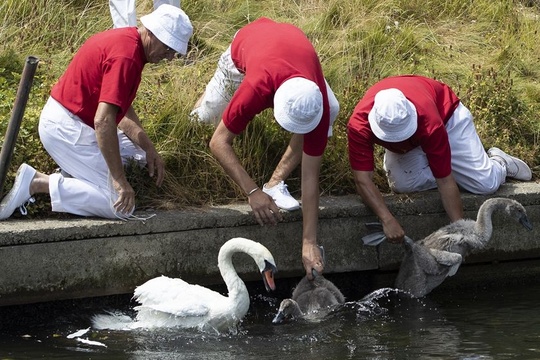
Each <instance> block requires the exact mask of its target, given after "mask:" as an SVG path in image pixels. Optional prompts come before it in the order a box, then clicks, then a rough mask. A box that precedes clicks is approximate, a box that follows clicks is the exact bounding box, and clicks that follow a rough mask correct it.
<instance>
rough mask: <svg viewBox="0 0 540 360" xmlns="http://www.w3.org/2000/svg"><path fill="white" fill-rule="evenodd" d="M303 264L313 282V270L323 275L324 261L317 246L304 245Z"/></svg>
mask: <svg viewBox="0 0 540 360" xmlns="http://www.w3.org/2000/svg"><path fill="white" fill-rule="evenodd" d="M302 263H303V264H304V269H305V270H306V276H307V278H308V280H313V270H315V271H316V272H317V274H319V275H321V274H322V273H323V270H324V261H323V259H322V256H321V250H320V248H319V247H318V246H317V244H306V243H304V244H303V245H302Z"/></svg>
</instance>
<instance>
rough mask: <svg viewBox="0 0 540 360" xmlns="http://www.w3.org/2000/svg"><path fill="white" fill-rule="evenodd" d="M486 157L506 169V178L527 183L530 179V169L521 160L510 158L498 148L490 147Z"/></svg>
mask: <svg viewBox="0 0 540 360" xmlns="http://www.w3.org/2000/svg"><path fill="white" fill-rule="evenodd" d="M488 155H489V157H490V158H493V160H495V161H498V162H499V163H501V164H502V165H503V166H504V167H505V168H506V176H507V177H509V178H512V179H516V180H522V181H529V180H531V179H532V171H531V168H530V167H529V166H528V165H527V164H525V162H524V161H523V160H520V159H518V158H517V157H514V156H510V155H508V154H507V153H505V152H504V151H502V150H501V149H499V148H496V147H492V148H491V149H489V150H488Z"/></svg>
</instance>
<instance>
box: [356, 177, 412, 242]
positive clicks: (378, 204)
mask: <svg viewBox="0 0 540 360" xmlns="http://www.w3.org/2000/svg"><path fill="white" fill-rule="evenodd" d="M353 176H354V182H355V184H356V190H357V191H358V194H360V197H361V198H362V201H363V202H364V204H366V205H367V206H368V207H369V208H370V209H371V210H372V211H373V212H374V213H375V215H377V217H378V218H379V220H380V221H381V223H382V225H383V231H384V234H385V235H386V238H387V239H388V241H390V242H392V243H400V242H402V241H403V237H404V236H405V231H403V228H402V227H401V225H400V224H399V222H398V221H397V220H396V218H395V217H394V215H392V213H391V212H390V210H389V209H388V207H387V206H386V204H385V202H384V199H383V197H382V194H381V192H380V191H379V189H378V188H377V186H375V184H374V183H373V180H372V178H373V171H357V170H353Z"/></svg>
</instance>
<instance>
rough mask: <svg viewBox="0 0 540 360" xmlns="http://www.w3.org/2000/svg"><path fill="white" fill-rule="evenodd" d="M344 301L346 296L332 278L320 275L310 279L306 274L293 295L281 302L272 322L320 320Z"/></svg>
mask: <svg viewBox="0 0 540 360" xmlns="http://www.w3.org/2000/svg"><path fill="white" fill-rule="evenodd" d="M344 302H345V297H344V296H343V294H342V293H341V291H339V289H338V288H337V287H336V286H335V285H334V284H333V283H332V282H331V281H330V280H328V279H325V278H324V277H323V276H322V275H318V276H316V277H315V278H314V279H313V280H312V281H310V280H308V278H307V277H305V276H304V277H303V278H302V280H300V282H299V283H298V285H297V286H296V288H295V289H294V291H293V293H292V297H291V298H289V299H284V300H283V301H282V302H281V304H280V305H279V310H278V312H277V314H276V316H275V317H274V319H273V320H272V323H274V324H280V323H282V322H284V321H285V320H286V319H305V320H320V319H322V318H323V317H324V316H326V314H328V312H330V311H331V310H332V309H333V308H334V306H335V305H338V304H343V303H344Z"/></svg>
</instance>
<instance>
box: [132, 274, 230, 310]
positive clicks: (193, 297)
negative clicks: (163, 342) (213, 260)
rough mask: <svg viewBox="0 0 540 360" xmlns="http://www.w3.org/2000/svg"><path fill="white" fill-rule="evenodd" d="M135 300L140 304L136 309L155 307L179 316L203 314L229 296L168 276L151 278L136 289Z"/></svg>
mask: <svg viewBox="0 0 540 360" xmlns="http://www.w3.org/2000/svg"><path fill="white" fill-rule="evenodd" d="M133 298H134V300H136V301H137V302H138V303H139V304H141V305H140V306H137V307H136V308H135V309H137V308H139V309H143V308H146V309H153V310H157V311H161V312H167V313H170V314H175V315H177V316H203V315H205V314H206V313H208V311H209V308H210V307H211V306H212V304H219V303H222V302H223V301H224V300H226V299H227V298H226V297H225V296H223V295H221V294H220V293H218V292H215V291H213V290H210V289H208V288H205V287H204V286H200V285H193V284H189V283H187V282H185V281H184V280H182V279H177V278H176V279H172V278H168V277H166V276H161V277H157V278H154V279H151V280H149V281H147V282H146V283H144V284H143V285H141V286H138V287H137V288H136V289H135V292H134V296H133Z"/></svg>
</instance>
